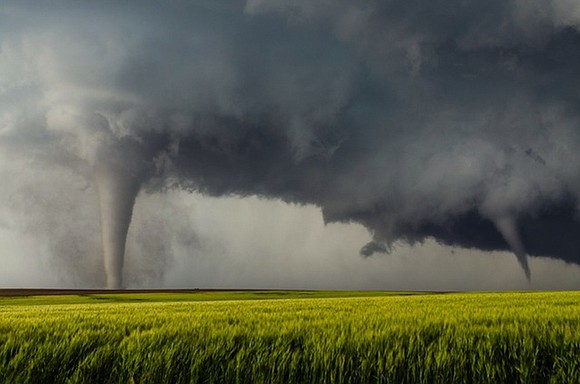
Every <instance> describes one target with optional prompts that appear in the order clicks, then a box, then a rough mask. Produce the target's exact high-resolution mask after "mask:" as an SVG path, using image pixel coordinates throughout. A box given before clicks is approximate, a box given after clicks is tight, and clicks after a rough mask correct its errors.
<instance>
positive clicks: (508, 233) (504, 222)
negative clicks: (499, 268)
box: [494, 216, 531, 281]
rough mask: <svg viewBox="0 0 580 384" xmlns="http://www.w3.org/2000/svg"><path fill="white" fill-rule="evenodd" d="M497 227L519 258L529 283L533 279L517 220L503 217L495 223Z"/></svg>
mask: <svg viewBox="0 0 580 384" xmlns="http://www.w3.org/2000/svg"><path fill="white" fill-rule="evenodd" d="M494 224H495V227H496V228H497V230H498V231H499V233H500V234H501V235H502V236H503V238H504V240H505V241H506V242H507V243H508V245H509V246H510V248H511V250H512V251H513V253H514V254H515V255H516V257H517V258H518V262H519V263H520V265H521V267H522V269H523V270H524V273H525V274H526V278H527V279H528V281H530V279H531V272H530V267H529V265H528V256H527V252H526V249H525V247H524V244H523V243H522V240H521V239H520V235H519V233H518V228H517V225H516V220H515V219H514V218H513V217H512V216H503V217H500V218H498V219H496V220H495V221H494Z"/></svg>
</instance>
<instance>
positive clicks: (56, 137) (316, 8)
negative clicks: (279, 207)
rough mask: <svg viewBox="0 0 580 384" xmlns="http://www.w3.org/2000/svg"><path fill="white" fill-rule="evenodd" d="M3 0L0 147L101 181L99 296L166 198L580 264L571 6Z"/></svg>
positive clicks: (568, 1)
mask: <svg viewBox="0 0 580 384" xmlns="http://www.w3.org/2000/svg"><path fill="white" fill-rule="evenodd" d="M3 4H4V6H3V7H2V8H1V9H0V151H1V152H2V155H3V156H4V157H5V158H19V159H20V160H18V161H31V162H34V164H42V167H45V168H50V169H52V168H55V167H56V168H62V169H66V170H70V171H71V172H74V173H75V174H77V175H82V176H83V177H84V178H86V180H87V181H88V183H90V185H92V186H93V185H94V187H95V191H96V196H97V198H98V199H99V201H100V212H101V215H100V217H101V220H100V223H101V230H102V235H99V236H102V239H103V252H104V256H105V271H106V272H107V276H108V283H107V285H108V286H110V287H116V286H121V285H122V282H121V280H122V267H123V258H124V253H125V237H126V234H127V231H128V228H129V224H130V222H131V217H132V210H133V204H134V202H135V199H136V197H137V195H138V193H139V192H140V191H145V192H147V193H151V194H154V193H159V192H163V191H167V190H172V189H183V190H189V191H196V192H199V193H201V194H204V195H209V196H259V197H263V198H268V199H280V200H283V201H285V202H288V203H297V204H308V205H312V206H317V207H319V208H320V209H321V210H322V213H323V217H324V220H325V222H327V223H332V222H344V223H350V222H355V223H360V224H362V225H363V226H364V227H366V228H367V229H368V230H369V231H370V233H371V234H372V237H373V241H372V242H371V243H369V244H367V245H365V244H361V245H360V247H361V254H363V255H366V256H368V255H371V254H372V253H374V252H377V251H378V252H384V251H387V252H388V251H389V250H390V249H391V248H392V247H393V245H394V244H395V243H401V242H402V243H408V244H420V243H423V242H425V241H435V242H438V243H440V244H442V245H446V246H452V247H461V248H469V249H477V250H483V251H500V250H510V251H512V252H513V253H514V254H515V255H516V256H517V259H518V261H519V263H520V265H521V267H522V268H523V270H524V272H525V274H526V275H527V276H528V277H529V276H530V269H529V266H528V260H527V256H528V255H532V256H545V257H551V258H556V259H561V260H563V261H566V262H570V263H576V264H580V236H579V235H580V220H579V218H578V213H579V208H580V206H579V200H578V199H579V197H580V178H579V177H578V176H579V175H580V151H579V149H580V125H579V124H580V112H579V111H580V109H579V108H578V106H579V103H580V99H579V97H580V93H579V92H578V89H580V87H579V86H580V73H579V72H580V30H579V28H580V6H578V5H577V4H576V2H575V1H572V0H553V1H548V0H535V1H529V0H510V1H499V0H497V1H496V0H492V1H463V0H461V1H460V0H452V1H448V0H446V1H430V2H425V1H418V0H411V1H409V0H407V1H397V0H391V1H341V0H337V1H325V0H318V1H316V0H313V1H307V2H306V1H289V0H268V1H262V0H248V1H246V2H245V3H244V2H240V1H227V0H224V1H215V2H211V1H201V0H200V1H170V2H167V3H162V2H155V1H128V2H124V3H123V4H118V3H116V2H109V1H104V2H95V3H90V2H78V1H77V2H72V1H54V2H50V3H48V2H45V3H43V4H38V3H36V2H31V1H4V2H3ZM5 182H7V183H8V182H10V181H9V180H7V181H5ZM30 185H32V184H30ZM37 188H38V189H42V185H41V180H40V179H39V180H38V187H37ZM38 214H39V215H40V214H41V213H38ZM96 220H97V221H98V219H96Z"/></svg>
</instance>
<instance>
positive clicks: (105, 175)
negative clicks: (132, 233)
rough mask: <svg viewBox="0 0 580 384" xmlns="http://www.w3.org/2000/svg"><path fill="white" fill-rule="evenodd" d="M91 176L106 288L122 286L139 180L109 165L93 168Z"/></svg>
mask: <svg viewBox="0 0 580 384" xmlns="http://www.w3.org/2000/svg"><path fill="white" fill-rule="evenodd" d="M94 179H95V183H96V186H97V192H98V195H99V203H100V210H101V236H102V241H103V259H104V263H105V273H106V277H107V288H109V289H120V288H122V287H123V261H124V257H125V243H126V239H127V232H128V231H129V224H130V223H131V216H132V214H133V205H134V204H135V198H136V197H137V193H138V192H139V188H140V181H139V178H138V177H135V176H134V175H132V174H131V173H130V172H128V171H127V170H124V169H119V167H114V166H111V165H100V166H97V167H95V171H94Z"/></svg>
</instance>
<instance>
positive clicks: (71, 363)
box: [0, 290, 580, 383]
mask: <svg viewBox="0 0 580 384" xmlns="http://www.w3.org/2000/svg"><path fill="white" fill-rule="evenodd" d="M17 292H20V295H17ZM3 293H4V294H5V296H3V297H0V379H1V380H0V381H1V382H4V383H453V382H462V383H463V382H472V383H578V382H580V359H579V358H578V356H580V333H579V332H578V329H580V292H510V293H502V292H497V293H422V292H411V293H405V292H368V291H355V292H353V291H197V290H195V291H163V292H152V291H139V292H133V291H120V292H109V291H58V292H57V291H54V292H44V291H29V292H24V293H23V291H5V292H3ZM46 293H50V294H46Z"/></svg>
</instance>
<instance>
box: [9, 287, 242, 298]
mask: <svg viewBox="0 0 580 384" xmlns="http://www.w3.org/2000/svg"><path fill="white" fill-rule="evenodd" d="M212 291H222V292H223V291H225V292H227V291H251V289H250V290H247V289H246V290H240V289H54V288H0V296H48V295H102V294H115V293H200V292H212Z"/></svg>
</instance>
